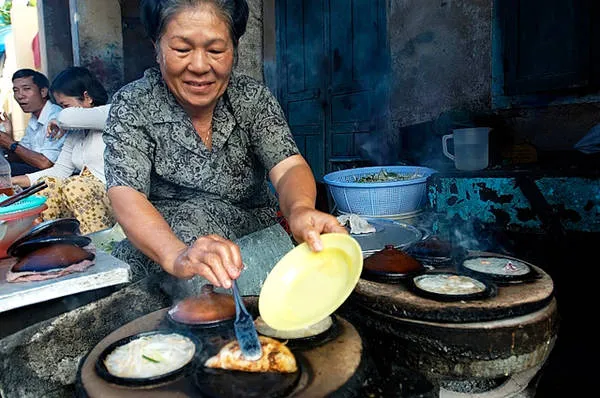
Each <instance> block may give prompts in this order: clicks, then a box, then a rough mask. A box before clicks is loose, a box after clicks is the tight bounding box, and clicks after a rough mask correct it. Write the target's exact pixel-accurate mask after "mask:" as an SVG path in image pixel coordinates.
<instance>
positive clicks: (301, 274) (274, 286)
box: [258, 233, 363, 330]
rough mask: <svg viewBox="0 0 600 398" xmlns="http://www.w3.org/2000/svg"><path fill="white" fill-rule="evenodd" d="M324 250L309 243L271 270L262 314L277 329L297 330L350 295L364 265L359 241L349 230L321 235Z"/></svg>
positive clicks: (262, 295) (261, 301) (263, 292)
mask: <svg viewBox="0 0 600 398" xmlns="http://www.w3.org/2000/svg"><path fill="white" fill-rule="evenodd" d="M321 240H322V242H323V250H322V251H320V252H313V251H312V250H310V248H309V247H308V245H307V244H306V243H302V244H300V245H298V246H296V247H295V248H293V249H292V250H290V251H289V252H288V253H287V254H286V255H285V256H284V257H283V258H282V259H281V260H279V262H278V263H277V264H276V265H275V267H274V268H273V269H272V270H271V272H270V273H269V275H268V276H267V279H266V280H265V283H264V284H263V287H262V289H261V291H260V296H259V299H258V310H259V312H260V316H261V317H262V319H263V320H264V321H265V322H266V323H267V325H269V326H271V327H272V328H274V329H277V330H296V329H302V328H305V327H308V326H310V325H313V324H315V323H317V322H319V321H320V320H322V319H324V318H325V317H328V316H329V315H331V314H332V313H333V312H334V311H335V310H336V309H337V308H338V307H339V306H340V305H342V304H343V302H344V301H345V300H346V299H347V298H348V296H350V293H352V290H353V289H354V287H355V286H356V284H357V283H358V280H359V278H360V273H361V271H362V266H363V256H362V250H361V247H360V245H359V244H358V242H357V241H356V240H355V239H354V238H353V237H351V236H350V235H346V234H338V233H335V234H323V235H321Z"/></svg>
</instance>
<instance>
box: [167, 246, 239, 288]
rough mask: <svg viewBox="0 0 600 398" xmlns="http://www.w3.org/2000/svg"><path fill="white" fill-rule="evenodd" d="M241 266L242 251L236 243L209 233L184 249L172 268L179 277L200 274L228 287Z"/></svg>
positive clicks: (217, 284)
mask: <svg viewBox="0 0 600 398" xmlns="http://www.w3.org/2000/svg"><path fill="white" fill-rule="evenodd" d="M242 268H243V264H242V254H241V252H240V248H239V247H238V246H237V245H236V244H235V243H233V242H232V241H230V240H228V239H225V238H223V237H221V236H218V235H206V236H201V237H199V238H198V239H197V240H196V241H195V242H194V243H193V244H192V245H191V246H188V247H186V248H185V249H184V250H183V251H181V253H180V254H179V255H178V256H177V258H176V259H175V263H174V265H173V268H172V269H173V273H174V274H175V276H177V277H180V278H191V277H193V276H194V275H200V276H203V277H204V278H206V279H207V280H208V281H209V282H210V283H212V284H213V285H215V286H217V287H224V288H226V289H229V288H231V281H232V280H233V279H237V278H238V277H239V276H240V273H241V271H242Z"/></svg>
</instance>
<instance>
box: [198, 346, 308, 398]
mask: <svg viewBox="0 0 600 398" xmlns="http://www.w3.org/2000/svg"><path fill="white" fill-rule="evenodd" d="M294 356H295V357H296V364H297V366H298V370H297V371H296V372H294V373H275V372H264V373H254V372H242V371H237V370H223V369H212V368H207V367H204V366H199V367H198V370H197V372H196V374H195V382H196V386H197V387H198V388H199V389H200V391H201V393H202V396H203V397H204V396H206V397H215V398H217V397H218V398H239V397H244V398H280V397H286V396H288V395H289V394H290V393H291V392H292V391H293V390H294V389H295V388H296V386H297V385H298V382H299V381H300V378H301V376H302V375H305V376H306V374H307V373H310V367H309V365H308V362H307V361H306V359H305V358H304V357H303V356H302V355H301V354H298V353H294Z"/></svg>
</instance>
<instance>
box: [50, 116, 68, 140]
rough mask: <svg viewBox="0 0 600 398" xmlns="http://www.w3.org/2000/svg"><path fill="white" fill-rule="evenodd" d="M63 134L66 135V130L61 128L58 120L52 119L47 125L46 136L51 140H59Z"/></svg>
mask: <svg viewBox="0 0 600 398" xmlns="http://www.w3.org/2000/svg"><path fill="white" fill-rule="evenodd" d="M63 135H65V131H64V130H63V129H61V128H60V126H59V125H58V122H57V121H56V120H54V119H53V120H50V121H49V122H48V127H46V137H48V138H50V140H58V139H60V138H61V137H62V136H63Z"/></svg>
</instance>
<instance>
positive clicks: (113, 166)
mask: <svg viewBox="0 0 600 398" xmlns="http://www.w3.org/2000/svg"><path fill="white" fill-rule="evenodd" d="M212 136H213V142H212V150H208V148H207V147H206V146H205V145H204V143H203V142H202V140H201V139H200V137H199V135H198V134H197V132H196V131H195V129H194V127H193V126H192V122H191V119H190V118H189V116H188V115H187V114H186V113H185V112H184V110H183V108H182V107H181V106H180V105H179V104H178V103H177V101H176V100H175V98H174V96H173V95H172V94H171V93H170V92H169V90H168V88H167V86H166V84H165V83H164V81H163V79H162V77H161V75H160V71H159V70H158V69H156V68H151V69H148V70H146V72H145V73H144V76H143V77H142V78H140V79H139V80H136V81H134V82H132V83H130V84H128V85H126V86H124V87H123V88H122V89H120V90H119V91H118V92H117V93H116V94H115V95H114V97H113V101H112V106H111V109H110V114H109V119H108V124H107V127H106V129H105V131H104V135H103V138H104V141H105V143H106V151H105V155H104V162H105V174H106V181H107V188H111V187H114V186H129V187H132V188H134V189H136V190H138V191H140V192H142V193H144V194H145V195H146V196H147V197H148V199H149V200H150V201H151V202H157V201H159V202H163V201H167V202H168V201H183V200H187V199H191V198H194V197H197V196H202V197H204V198H215V199H218V200H223V201H226V202H228V203H231V204H233V205H235V206H238V207H240V208H244V209H252V208H259V207H265V206H273V205H274V197H273V194H272V193H271V192H270V190H269V188H268V184H267V173H268V171H269V170H270V169H271V168H272V167H273V166H275V165H276V164H278V163H279V162H281V161H282V160H284V159H286V158H287V157H289V156H292V155H295V154H298V153H299V151H298V148H297V146H296V143H295V142H294V139H293V136H292V134H291V132H290V129H289V127H288V124H287V122H286V120H285V117H284V114H283V111H282V109H281V107H280V105H279V103H278V102H277V100H276V99H275V97H274V96H273V95H272V94H271V93H270V91H269V90H268V88H267V87H265V86H264V85H263V84H261V83H259V82H258V81H256V80H254V79H252V78H250V77H248V76H244V75H240V74H236V73H233V74H232V76H231V78H230V82H229V85H228V88H227V90H226V92H225V94H224V95H223V96H222V97H221V98H220V99H219V101H218V103H217V106H216V108H215V111H214V114H213V133H212Z"/></svg>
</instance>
